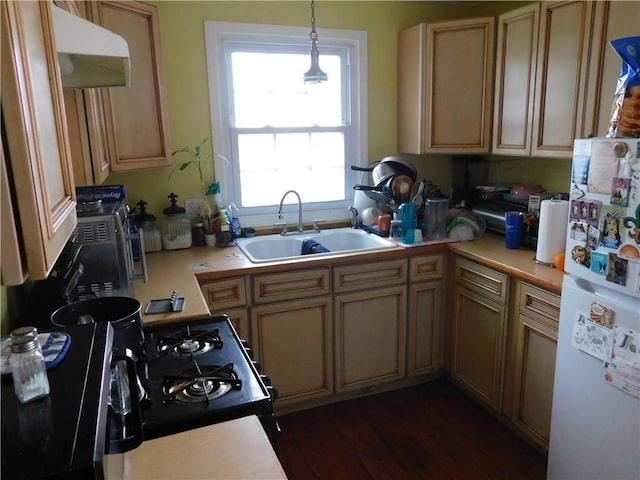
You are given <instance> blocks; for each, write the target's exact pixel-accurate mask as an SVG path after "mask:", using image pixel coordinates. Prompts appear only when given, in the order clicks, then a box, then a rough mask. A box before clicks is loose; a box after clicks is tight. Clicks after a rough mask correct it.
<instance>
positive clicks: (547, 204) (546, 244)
mask: <svg viewBox="0 0 640 480" xmlns="http://www.w3.org/2000/svg"><path fill="white" fill-rule="evenodd" d="M568 221H569V202H568V201H567V200H559V199H555V198H552V199H550V200H543V201H542V203H540V220H539V224H538V245H537V247H536V261H537V262H540V263H545V264H553V257H555V256H556V255H557V254H558V253H560V252H564V247H565V242H566V237H567V223H568Z"/></svg>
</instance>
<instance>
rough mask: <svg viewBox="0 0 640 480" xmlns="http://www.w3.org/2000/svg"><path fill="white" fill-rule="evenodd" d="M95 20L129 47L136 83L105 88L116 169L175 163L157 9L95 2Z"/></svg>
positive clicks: (111, 160)
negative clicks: (172, 158) (173, 160)
mask: <svg viewBox="0 0 640 480" xmlns="http://www.w3.org/2000/svg"><path fill="white" fill-rule="evenodd" d="M92 20H93V21H94V22H95V23H97V24H99V25H102V26H103V27H105V28H107V29H109V30H111V31H112V32H114V33H116V34H118V35H120V36H122V37H123V38H124V39H125V40H126V41H127V43H128V45H129V55H130V58H131V83H130V85H129V86H127V87H113V88H109V89H104V96H105V102H104V110H105V112H104V116H105V119H106V123H105V127H106V134H107V139H108V153H109V164H110V168H111V170H112V171H124V170H136V169H143V168H151V167H162V166H168V165H171V148H170V142H169V121H168V111H167V105H166V94H165V84H164V69H163V65H162V55H161V51H160V34H159V24H158V11H157V8H156V7H155V6H154V5H150V4H146V3H142V2H137V1H118V2H108V1H100V2H95V3H93V4H92Z"/></svg>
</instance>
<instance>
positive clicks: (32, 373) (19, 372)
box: [10, 335, 49, 403]
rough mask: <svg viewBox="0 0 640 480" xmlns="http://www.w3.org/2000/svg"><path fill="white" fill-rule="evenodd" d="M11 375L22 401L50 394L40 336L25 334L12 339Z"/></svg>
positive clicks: (17, 394)
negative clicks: (39, 346)
mask: <svg viewBox="0 0 640 480" xmlns="http://www.w3.org/2000/svg"><path fill="white" fill-rule="evenodd" d="M10 362H11V376H12V377H13V388H14V390H15V392H16V396H17V397H18V401H19V402H20V403H28V402H31V401H33V400H37V399H38V398H41V397H45V396H47V395H49V378H48V377H47V368H46V365H45V362H44V358H43V356H42V352H41V351H40V349H39V348H38V337H37V336H36V337H34V336H33V335H24V336H20V337H15V338H12V339H11V357H10Z"/></svg>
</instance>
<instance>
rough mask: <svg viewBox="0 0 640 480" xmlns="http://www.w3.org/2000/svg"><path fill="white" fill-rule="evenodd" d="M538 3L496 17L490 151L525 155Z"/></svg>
mask: <svg viewBox="0 0 640 480" xmlns="http://www.w3.org/2000/svg"><path fill="white" fill-rule="evenodd" d="M539 18H540V5H539V4H538V3H533V4H530V5H527V6H525V7H522V8H519V9H518V10H514V11H511V12H508V13H505V14H503V15H500V16H499V17H498V40H497V46H496V83H495V99H494V114H493V125H494V128H493V144H492V151H493V152H494V153H503V154H506V155H529V154H530V153H531V128H532V125H533V98H534V88H535V84H536V53H537V51H538V22H539Z"/></svg>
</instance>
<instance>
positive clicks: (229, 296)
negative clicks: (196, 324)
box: [200, 277, 247, 313]
mask: <svg viewBox="0 0 640 480" xmlns="http://www.w3.org/2000/svg"><path fill="white" fill-rule="evenodd" d="M200 290H202V294H203V295H204V298H205V300H206V302H207V305H208V306H209V311H210V312H211V313H225V312H224V310H227V309H229V308H237V307H245V306H246V305H247V288H246V283H245V278H244V277H238V278H230V279H228V280H218V281H215V282H209V283H203V284H201V285H200Z"/></svg>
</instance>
